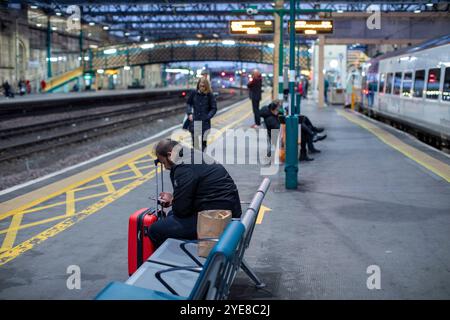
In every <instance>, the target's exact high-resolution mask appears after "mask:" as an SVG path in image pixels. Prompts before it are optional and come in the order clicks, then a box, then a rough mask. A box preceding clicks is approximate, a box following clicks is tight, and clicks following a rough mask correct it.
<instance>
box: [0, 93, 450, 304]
mask: <svg viewBox="0 0 450 320" xmlns="http://www.w3.org/2000/svg"><path fill="white" fill-rule="evenodd" d="M248 108H249V109H248V110H250V105H249V106H248ZM302 108H303V109H302V110H303V113H304V114H306V115H308V116H309V117H310V119H311V120H312V121H313V123H314V124H316V125H318V126H324V127H325V128H326V133H327V134H328V138H327V139H326V140H324V141H322V142H319V143H317V144H316V147H317V148H319V149H321V150H322V153H320V154H318V155H314V156H313V157H314V158H315V160H314V161H313V162H308V163H303V162H302V163H300V171H299V188H298V190H295V191H286V190H285V188H284V170H283V167H280V169H279V172H278V174H277V175H274V176H271V177H270V178H271V180H272V185H271V188H270V192H269V193H268V194H267V196H266V199H265V201H264V203H263V204H264V205H265V206H266V207H268V208H270V209H271V211H267V212H266V213H265V215H264V219H263V220H262V223H261V224H259V225H257V226H256V229H255V232H254V234H253V239H252V243H251V246H250V248H249V249H248V250H247V252H246V260H247V261H248V262H249V264H250V265H251V266H252V267H253V268H254V270H255V271H256V273H257V274H258V275H259V276H260V277H261V278H262V279H263V281H265V282H266V283H267V287H266V288H265V289H260V290H257V289H254V287H253V286H252V283H251V282H250V280H249V279H248V278H246V276H245V275H244V274H243V272H240V273H239V275H238V277H237V279H236V281H235V283H234V286H233V288H232V294H231V298H233V299H449V298H450V183H449V182H447V181H446V180H444V179H443V178H441V177H440V176H438V175H436V174H435V173H433V172H431V171H430V170H428V169H426V168H425V167H423V166H422V165H420V164H418V163H417V162H415V161H414V160H412V159H410V158H408V157H406V156H405V155H404V154H402V153H400V152H399V151H397V150H395V149H394V148H392V147H391V146H388V145H386V144H385V143H384V142H382V141H381V140H380V139H379V138H377V137H376V136H374V135H373V134H372V133H370V132H369V131H367V130H366V129H364V128H362V127H360V126H359V125H357V124H355V123H353V122H350V121H349V120H348V119H347V118H345V117H343V116H341V115H339V114H338V113H337V112H336V109H338V108H339V107H329V108H324V109H322V110H317V109H316V108H315V105H314V103H313V102H311V101H305V102H304V103H303V105H302ZM339 109H341V108H339ZM251 123H252V122H251V117H250V116H249V117H247V118H246V120H245V121H244V122H240V124H239V125H238V126H240V127H242V128H248V127H249V126H250V125H251ZM380 126H381V125H380ZM382 128H383V130H386V131H388V132H390V133H391V134H395V135H398V137H399V138H400V139H402V141H403V142H405V143H408V144H411V145H412V146H414V145H415V144H416V146H417V142H415V141H414V140H412V139H410V138H408V137H407V136H405V135H401V134H398V133H396V132H394V130H392V129H389V128H385V127H382ZM422 151H423V152H427V153H428V154H429V155H431V156H433V157H435V158H439V160H440V161H441V162H442V163H443V165H444V166H448V165H450V159H449V158H448V157H446V156H444V155H439V157H438V156H436V154H435V153H436V152H435V151H431V150H430V149H428V148H423V150H422ZM226 167H227V168H228V169H229V171H230V174H231V175H232V177H233V178H234V179H235V181H236V183H237V185H238V188H239V190H240V195H241V200H242V201H248V200H250V199H251V197H252V195H253V193H254V191H255V190H256V188H257V186H258V184H259V183H260V181H261V180H262V178H263V177H262V176H261V174H260V167H259V166H258V165H226ZM165 178H166V183H165V185H166V186H169V180H168V175H167V174H166V175H165ZM153 194H154V179H151V180H149V181H147V182H145V183H143V184H142V185H140V186H139V187H137V188H135V189H133V190H131V191H130V192H129V193H127V194H126V195H124V196H122V197H120V198H118V199H117V200H115V201H114V202H113V203H111V204H109V205H108V206H106V207H104V208H103V209H101V210H100V212H99V213H98V214H94V215H91V216H89V217H88V218H86V219H84V220H82V221H79V222H77V223H76V224H74V225H73V226H71V227H70V228H68V229H67V230H65V231H64V232H61V233H59V234H57V235H56V236H54V237H52V238H50V239H48V240H47V241H45V242H43V243H41V244H39V245H37V246H35V247H34V248H32V249H31V250H29V251H27V252H25V253H23V254H21V255H20V256H18V257H17V258H15V259H14V260H12V261H9V262H7V263H6V264H3V265H1V266H0V299H30V298H31V299H92V298H93V297H94V296H95V295H96V293H98V291H99V290H100V289H101V288H103V287H104V286H105V285H106V284H107V283H108V282H109V281H112V280H118V281H124V280H126V279H127V261H126V256H127V239H126V238H127V222H128V216H129V215H130V213H131V212H132V211H133V210H135V209H137V208H140V207H145V206H148V205H149V201H150V200H149V199H148V197H149V196H152V195H153ZM70 265H77V266H79V267H80V270H81V289H80V290H77V289H74V290H69V289H68V288H67V286H66V281H67V279H68V277H69V274H68V273H67V268H68V267H69V266H70ZM373 265H376V266H378V267H379V269H380V275H381V277H380V279H381V282H380V283H381V289H379V290H377V289H374V290H369V289H368V287H367V280H368V278H369V276H370V275H371V274H368V273H367V269H368V267H369V266H373Z"/></svg>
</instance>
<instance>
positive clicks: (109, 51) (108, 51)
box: [103, 48, 117, 54]
mask: <svg viewBox="0 0 450 320" xmlns="http://www.w3.org/2000/svg"><path fill="white" fill-rule="evenodd" d="M116 52H117V49H115V48H112V49H106V50H103V53H104V54H115V53H116Z"/></svg>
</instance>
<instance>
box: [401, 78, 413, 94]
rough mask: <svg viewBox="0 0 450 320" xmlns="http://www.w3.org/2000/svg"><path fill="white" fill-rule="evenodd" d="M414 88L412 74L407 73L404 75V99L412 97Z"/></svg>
mask: <svg viewBox="0 0 450 320" xmlns="http://www.w3.org/2000/svg"><path fill="white" fill-rule="evenodd" d="M411 87H412V72H405V74H404V75H403V86H402V95H403V96H404V97H408V98H409V97H411Z"/></svg>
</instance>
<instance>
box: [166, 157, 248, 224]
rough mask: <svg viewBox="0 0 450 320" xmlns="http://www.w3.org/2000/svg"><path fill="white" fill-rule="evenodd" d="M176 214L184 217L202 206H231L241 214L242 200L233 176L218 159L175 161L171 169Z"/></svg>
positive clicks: (173, 204)
mask: <svg viewBox="0 0 450 320" xmlns="http://www.w3.org/2000/svg"><path fill="white" fill-rule="evenodd" d="M170 180H171V181H172V186H173V197H174V198H173V202H172V211H173V214H174V215H175V216H177V217H179V218H185V217H189V216H192V215H194V214H197V213H198V212H199V211H202V210H212V209H224V210H231V212H232V213H233V215H232V216H233V218H238V217H240V216H241V214H242V211H241V202H240V199H239V193H238V189H237V187H236V185H235V184H234V181H233V179H232V178H231V176H230V175H229V174H228V172H227V170H226V169H225V168H224V167H223V166H222V165H221V164H218V163H213V164H205V163H203V164H185V163H181V164H176V165H174V166H173V167H172V168H171V169H170Z"/></svg>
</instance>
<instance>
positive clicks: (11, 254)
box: [0, 111, 251, 266]
mask: <svg viewBox="0 0 450 320" xmlns="http://www.w3.org/2000/svg"><path fill="white" fill-rule="evenodd" d="M250 113H251V111H249V112H248V113H246V114H245V115H244V116H243V117H241V118H239V119H238V120H236V121H233V122H232V123H231V124H229V125H227V126H226V127H224V128H222V129H220V130H219V131H220V132H224V131H225V130H226V129H228V128H230V127H231V126H233V125H234V124H236V123H239V122H242V121H243V120H245V118H247V117H248V116H249V115H250ZM152 145H154V143H153V144H151V145H150V146H152ZM152 149H153V148H152ZM145 155H147V153H146V154H144V155H138V156H136V157H133V158H132V159H131V160H128V161H127V162H125V163H121V164H119V165H116V166H114V167H113V168H110V169H109V170H107V171H106V172H101V173H99V174H98V175H95V176H94V177H93V178H90V179H85V180H83V181H81V182H78V183H74V184H72V185H70V186H68V187H66V188H64V189H63V190H60V191H59V192H54V193H53V194H51V195H48V196H46V197H44V198H41V199H37V200H35V201H33V202H31V203H28V204H27V205H24V206H22V207H20V208H17V209H14V210H12V211H10V212H7V213H5V214H2V215H0V219H2V218H5V217H7V216H10V215H15V216H23V214H19V212H21V211H23V210H24V209H27V208H30V207H32V206H33V205H35V204H38V203H42V202H43V201H46V200H48V199H50V198H52V197H54V196H56V195H60V194H62V193H63V192H67V191H69V190H71V189H74V187H78V186H81V185H83V184H86V183H87V182H89V181H93V180H94V179H97V178H99V177H102V176H103V175H104V174H105V173H108V174H111V172H112V171H113V170H115V169H118V168H121V167H123V166H124V165H127V164H128V165H129V164H130V163H132V162H134V161H136V160H137V159H139V158H142V157H143V156H145ZM136 169H137V168H136ZM154 171H155V170H152V171H151V172H149V173H147V174H145V175H142V176H141V177H139V178H138V179H136V180H135V181H133V182H132V183H130V184H128V185H126V186H125V187H123V188H121V189H120V190H118V191H115V192H113V193H112V194H110V195H109V196H108V197H106V198H103V199H102V200H100V201H98V202H96V203H95V204H93V205H91V206H89V207H88V208H86V209H84V210H82V211H81V212H79V213H77V214H74V215H72V216H70V217H69V218H67V219H65V220H64V221H62V222H60V223H58V224H57V225H55V226H53V227H51V228H49V229H47V230H45V231H43V232H41V233H39V234H38V235H36V236H34V237H32V238H30V239H28V240H27V241H24V242H22V243H20V244H19V245H17V246H16V247H14V248H11V249H9V250H7V251H5V252H2V253H0V266H1V265H3V264H5V263H7V262H8V261H11V260H12V259H14V258H16V257H17V256H19V255H20V254H22V253H24V252H26V251H28V250H30V249H32V248H33V247H34V246H35V245H37V244H39V243H41V242H43V241H45V240H46V239H49V238H51V237H53V236H55V235H56V234H58V233H60V232H62V231H64V230H66V229H67V228H69V227H70V226H72V225H74V224H75V223H76V222H78V221H81V220H83V219H85V218H86V217H88V216H90V215H91V214H93V213H95V212H98V210H100V209H102V208H103V207H105V206H106V205H108V204H109V203H111V202H113V201H115V200H116V199H118V198H120V197H122V196H123V195H125V194H127V193H128V192H130V191H131V190H133V189H134V188H136V187H138V186H139V185H141V184H143V183H144V182H146V181H147V180H149V179H151V178H152V177H153V176H154ZM50 219H53V220H56V219H58V217H53V218H50ZM13 220H14V219H13ZM20 220H21V217H20ZM46 220H47V222H48V221H49V219H46ZM42 221H45V220H42ZM42 221H39V222H40V224H42ZM20 222H21V221H19V223H18V224H17V225H15V226H13V225H12V223H11V225H10V227H9V228H8V231H7V232H8V234H9V233H11V234H14V235H16V234H17V230H19V229H20V227H18V226H19V225H20ZM28 226H30V224H28ZM8 234H7V238H8ZM14 239H15V236H14ZM5 240H6V238H5ZM9 242H11V241H10V240H9ZM11 246H12V243H11ZM5 248H7V247H5Z"/></svg>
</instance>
